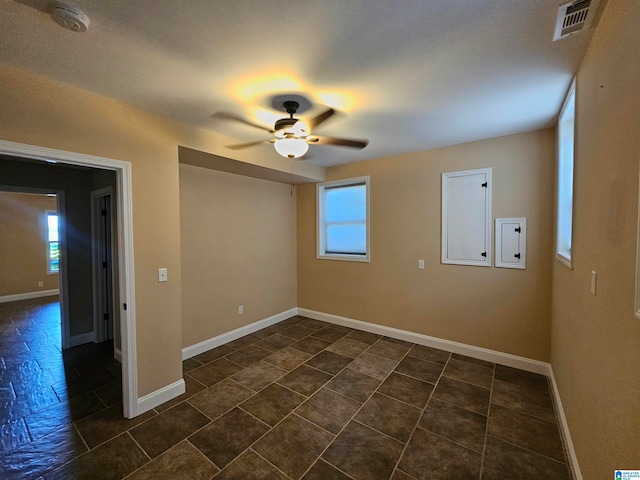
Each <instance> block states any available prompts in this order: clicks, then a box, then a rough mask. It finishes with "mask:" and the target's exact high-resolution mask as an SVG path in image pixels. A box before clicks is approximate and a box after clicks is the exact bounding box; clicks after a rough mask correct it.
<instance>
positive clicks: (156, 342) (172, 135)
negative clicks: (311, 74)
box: [0, 66, 324, 396]
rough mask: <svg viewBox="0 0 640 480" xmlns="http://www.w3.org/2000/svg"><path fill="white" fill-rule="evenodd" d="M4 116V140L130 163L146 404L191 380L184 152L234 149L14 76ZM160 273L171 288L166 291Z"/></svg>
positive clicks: (249, 158) (105, 101) (3, 95)
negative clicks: (185, 355) (186, 337)
mask: <svg viewBox="0 0 640 480" xmlns="http://www.w3.org/2000/svg"><path fill="white" fill-rule="evenodd" d="M0 111H2V115H0V139H2V140H8V141H13V142H19V143H26V144H31V145H38V146H42V147H48V148H56V149H60V150H65V151H70V152H78V153H83V154H89V155H97V156H100V157H106V158H111V159H116V160H123V161H127V162H131V165H132V190H133V202H132V203H133V230H134V232H133V234H134V261H135V274H136V276H135V293H136V340H137V364H138V395H139V396H143V395H146V394H148V393H151V392H153V391H155V390H157V389H159V388H162V387H165V386H167V385H169V384H171V383H173V382H175V381H177V380H178V379H180V378H182V366H181V358H182V355H181V350H182V292H181V290H182V289H181V285H182V277H181V259H180V207H179V202H180V198H179V174H178V146H179V145H183V146H186V147H189V148H193V149H196V150H201V151H205V152H210V153H213V154H217V155H223V156H227V155H229V150H227V149H225V148H224V145H226V144H228V143H230V139H229V138H226V137H223V136H221V135H217V134H215V133H212V132H210V131H208V130H203V129H197V128H192V127H188V126H186V125H183V124H180V123H175V122H171V121H168V120H166V119H163V118H161V117H158V116H156V115H152V114H149V113H146V112H143V111H141V110H138V109H136V108H133V107H131V106H128V105H126V104H123V103H121V102H117V101H115V100H112V99H109V98H106V97H102V96H99V95H94V94H91V93H88V92H86V91H83V90H80V89H77V88H74V87H70V86H67V85H63V84H60V83H57V82H52V81H49V80H47V79H44V78H42V77H39V76H35V75H31V74H28V73H26V72H24V71H21V70H18V69H14V68H11V67H7V66H0ZM235 140H236V141H237V139H235ZM234 155H235V158H238V159H239V160H241V161H246V162H249V163H254V164H256V165H261V166H265V167H269V168H274V169H277V170H281V171H286V172H291V168H292V162H291V160H290V159H286V158H283V157H280V156H279V155H277V153H275V152H274V151H272V150H271V149H260V148H258V149H247V150H245V151H241V152H238V153H237V154H235V153H234ZM295 174H296V175H300V176H303V177H308V178H322V177H323V176H324V170H323V169H322V168H321V167H316V166H314V165H312V164H310V163H304V162H297V163H296V164H295ZM161 267H166V268H168V273H169V281H168V282H166V283H158V281H157V278H158V274H157V269H158V268H161Z"/></svg>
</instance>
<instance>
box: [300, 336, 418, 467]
mask: <svg viewBox="0 0 640 480" xmlns="http://www.w3.org/2000/svg"><path fill="white" fill-rule="evenodd" d="M383 338H384V337H380V338H379V339H378V340H377V341H376V342H374V343H373V344H371V345H369V348H371V347H372V346H373V345H375V344H376V343H378V342H379V341H382V339H383ZM413 345H415V344H412V346H411V347H409V349H408V350H407V351H406V352H405V353H404V355H402V358H401V359H400V360H399V361H398V363H397V364H396V367H397V365H399V364H400V362H401V361H402V360H404V358H405V357H406V356H407V355H408V353H409V352H410V351H411V349H412V348H413ZM369 348H367V350H365V351H363V352H362V353H361V354H360V355H358V357H356V358H359V357H360V356H362V355H363V354H364V353H366V352H367V351H368V350H369ZM370 355H373V354H370ZM385 358H386V357H385ZM354 360H355V359H354ZM347 368H348V365H347V366H345V367H344V368H343V370H345V369H347ZM394 369H395V367H394ZM394 371H395V370H391V371H390V372H389V373H388V374H387V375H386V376H385V377H384V379H382V380H381V381H380V383H379V384H378V385H377V386H376V388H375V389H374V390H373V392H371V394H370V395H369V396H368V397H367V399H366V400H365V401H364V402H362V405H360V407H359V408H358V410H356V412H355V413H354V414H353V415H352V416H351V418H350V419H349V420H348V421H347V422H346V423H345V424H344V426H343V427H342V428H341V429H340V431H339V432H338V433H337V434H336V435H335V438H334V439H333V441H332V442H330V443H329V444H328V445H327V446H326V447H325V448H324V450H323V451H322V452H321V453H320V455H318V457H317V458H316V460H315V462H317V461H318V459H321V458H322V455H324V454H325V452H326V451H327V450H328V449H329V447H331V445H333V442H334V441H335V440H336V439H337V438H338V437H339V436H340V434H342V432H343V431H344V430H345V429H346V428H347V426H348V425H349V424H350V423H351V422H352V421H357V420H355V418H356V417H357V416H358V413H360V411H361V410H362V409H363V408H364V406H365V405H366V403H367V402H368V401H369V400H370V399H371V397H373V396H374V395H375V394H376V392H377V391H378V388H380V385H382V384H383V383H384V382H385V381H386V380H387V378H389V377H390V376H391V374H392V373H393V372H394ZM341 372H342V370H341ZM358 373H362V372H358ZM362 374H363V375H366V374H365V373H362ZM336 376H337V374H336ZM369 376H371V375H369ZM334 378H335V377H334ZM372 378H376V377H372ZM376 380H379V379H378V378H376ZM330 390H331V389H330ZM331 391H333V390H331ZM336 393H338V392H336ZM352 400H354V399H352ZM356 401H357V400H356ZM418 421H420V420H419V419H418ZM358 423H360V425H362V423H361V422H358ZM314 425H315V424H314ZM366 427H367V428H371V429H372V430H374V431H376V432H377V430H375V429H373V428H372V427H369V426H368V425H366ZM380 433H382V432H380ZM390 438H392V437H390ZM409 439H411V437H409ZM394 440H395V441H397V442H399V440H398V439H395V438H394ZM400 443H402V442H400ZM408 444H409V441H407V443H406V444H405V449H406V446H407V445H408ZM403 453H404V449H403V451H402V453H401V454H400V456H399V457H398V461H400V458H402V454H403ZM323 461H324V462H326V463H327V464H328V465H331V466H332V467H333V468H335V469H337V470H339V471H340V472H342V470H340V469H339V468H338V467H337V466H336V465H334V464H333V463H331V462H329V461H328V460H325V459H323ZM315 462H313V463H312V464H311V466H310V467H309V468H308V469H307V472H308V471H309V470H310V469H311V467H313V464H314V463H315ZM396 465H397V462H396ZM394 471H395V466H394V468H393V470H392V471H391V475H393V472H394ZM307 472H305V473H304V474H303V476H304V475H305V474H306V473H307ZM342 473H346V472H342ZM348 476H349V477H350V478H351V476H350V475H348Z"/></svg>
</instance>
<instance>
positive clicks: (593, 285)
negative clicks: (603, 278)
mask: <svg viewBox="0 0 640 480" xmlns="http://www.w3.org/2000/svg"><path fill="white" fill-rule="evenodd" d="M597 280H598V273H597V272H595V271H592V272H591V293H592V294H593V295H595V294H596V283H597Z"/></svg>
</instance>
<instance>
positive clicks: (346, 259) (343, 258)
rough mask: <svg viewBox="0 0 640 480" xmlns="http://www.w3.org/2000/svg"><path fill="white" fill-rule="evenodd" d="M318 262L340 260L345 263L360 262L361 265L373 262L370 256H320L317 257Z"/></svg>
mask: <svg viewBox="0 0 640 480" xmlns="http://www.w3.org/2000/svg"><path fill="white" fill-rule="evenodd" d="M316 258H317V259H318V260H338V261H343V262H360V263H369V262H371V260H370V258H369V255H365V256H360V255H318V256H317V257H316Z"/></svg>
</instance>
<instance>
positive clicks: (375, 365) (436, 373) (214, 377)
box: [0, 302, 570, 480]
mask: <svg viewBox="0 0 640 480" xmlns="http://www.w3.org/2000/svg"><path fill="white" fill-rule="evenodd" d="M56 309H57V304H55V303H52V304H47V303H44V302H31V303H23V302H20V303H17V302H16V303H14V304H4V305H0V352H2V360H1V362H2V363H1V364H0V372H1V373H0V374H1V375H2V376H1V377H0V378H1V379H2V382H1V383H0V395H1V397H0V399H1V401H2V408H3V409H2V414H3V416H2V427H1V428H2V431H1V433H0V441H1V442H2V443H1V450H0V477H1V478H3V479H5V478H21V479H22V478H43V479H75V478H87V479H88V478H91V479H98V478H105V479H120V478H127V479H135V480H141V479H159V478H167V479H211V478H215V480H228V479H238V480H251V479H283V480H286V479H288V480H297V479H303V480H332V479H342V480H350V479H351V480H376V479H381V480H382V479H384V480H387V479H391V480H426V479H434V480H437V479H447V480H450V479H465V480H467V479H482V480H494V479H500V480H502V479H504V478H509V479H512V480H513V479H527V480H530V479H545V480H554V479H558V480H568V479H570V474H569V471H568V468H567V464H566V457H565V453H564V449H563V445H562V442H561V438H560V434H559V430H558V425H557V421H556V414H555V412H554V406H553V403H552V400H551V396H550V392H549V384H548V380H547V378H546V377H543V376H540V375H536V374H532V373H527V372H524V371H521V370H516V369H513V368H509V367H504V366H501V365H494V364H492V363H487V362H484V361H480V360H476V359H473V358H469V357H464V356H460V355H456V354H450V353H449V352H445V351H442V350H436V349H432V348H428V347H424V346H420V345H414V344H411V343H407V342H402V341H398V340H394V339H391V338H386V337H381V336H379V335H374V334H370V333H366V332H362V331H358V330H352V329H349V328H345V327H340V326H335V325H330V324H327V323H324V322H320V321H317V320H311V319H307V318H302V317H293V318H290V319H288V320H285V321H283V322H280V323H278V324H276V325H273V326H271V327H268V328H265V329H263V330H260V331H258V332H255V333H253V334H251V335H247V336H246V337H243V338H240V339H238V340H235V341H233V342H230V343H228V344H226V345H224V346H222V347H219V348H216V349H213V350H210V351H208V352H206V353H203V354H201V355H198V356H196V357H194V358H191V359H189V360H186V361H185V362H184V363H183V367H184V372H185V375H184V378H185V382H186V386H187V392H186V393H185V394H184V395H182V396H181V397H180V398H177V399H174V400H172V401H171V402H168V403H166V404H163V405H161V406H160V407H157V408H156V409H154V410H152V411H150V412H147V413H146V414H144V415H141V416H140V417H138V418H136V419H133V420H125V419H123V418H122V405H121V404H120V403H119V392H120V390H119V383H118V381H117V380H116V378H115V376H114V375H117V373H118V369H117V368H114V367H115V366H117V364H115V365H114V362H113V360H112V359H111V354H110V353H109V354H108V355H104V354H103V355H101V354H100V353H99V352H98V353H97V354H96V353H93V352H92V353H90V354H89V351H90V350H92V348H90V347H84V349H83V348H79V349H72V350H71V351H69V352H68V353H67V352H65V355H64V356H63V355H61V354H60V352H59V347H60V342H59V334H58V337H56V334H55V333H54V334H52V335H50V334H49V330H48V329H49V328H50V325H49V324H50V323H53V317H55V314H56V313H57V312H56ZM57 328H58V329H59V327H57ZM40 347H42V352H41V353H38V352H39V348H40ZM92 347H94V348H95V347H96V346H95V345H93V346H92ZM98 348H101V347H100V346H98ZM105 350H106V349H105ZM76 352H77V353H76ZM83 354H89V358H91V360H78V359H79V358H81V357H83ZM74 360H75V362H74ZM78 361H79V362H80V363H77V362H78ZM100 370H101V371H100ZM44 377H46V380H45V378H44ZM30 379H33V383H32V384H29V380H30ZM48 382H50V383H48ZM30 385H31V386H30Z"/></svg>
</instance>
